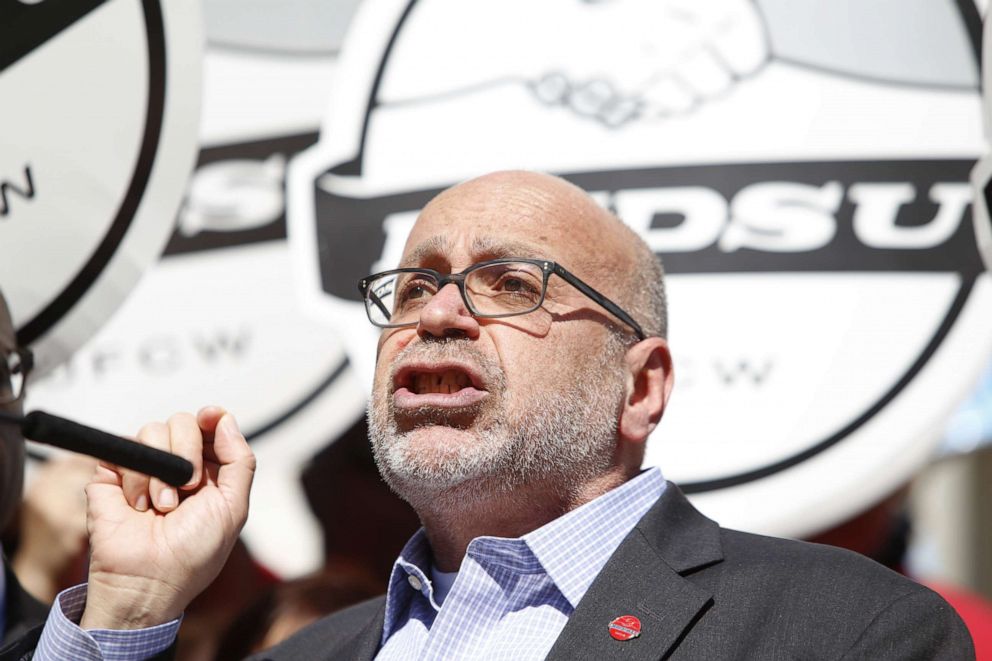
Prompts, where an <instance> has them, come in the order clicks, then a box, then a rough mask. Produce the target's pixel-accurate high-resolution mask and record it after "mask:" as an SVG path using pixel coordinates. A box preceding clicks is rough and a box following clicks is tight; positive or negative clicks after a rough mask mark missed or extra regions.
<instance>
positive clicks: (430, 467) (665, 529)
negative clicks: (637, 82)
mask: <svg viewBox="0 0 992 661" xmlns="http://www.w3.org/2000/svg"><path fill="white" fill-rule="evenodd" d="M400 267H401V268H399V269H397V270H393V271H387V272H385V273H379V274H375V275H371V276H369V277H367V278H365V279H364V280H362V281H361V285H360V286H361V289H362V292H363V293H364V296H365V302H366V308H367V311H368V314H369V319H370V320H371V322H372V323H373V324H375V325H377V326H379V327H381V328H382V329H383V331H382V335H381V337H380V340H379V346H378V358H377V364H376V374H375V383H374V386H373V393H372V401H371V404H370V407H369V427H370V435H371V441H372V447H373V450H374V453H375V457H376V460H377V462H378V465H379V469H380V471H381V473H382V475H383V477H384V478H385V480H386V481H387V482H388V483H389V485H390V486H391V487H392V488H393V489H394V490H395V491H396V492H397V493H398V494H399V495H400V496H402V497H403V498H404V499H406V500H407V501H408V502H409V503H410V504H411V505H412V506H413V507H414V508H415V509H416V511H417V513H418V514H419V516H420V519H421V521H422V523H423V529H422V530H421V531H420V532H418V533H417V534H416V535H415V536H414V537H413V538H412V539H411V540H410V541H409V543H408V544H407V545H406V547H405V548H404V549H403V551H402V553H401V555H400V557H399V558H398V559H397V561H396V563H395V565H394V568H393V572H392V577H391V579H390V582H389V586H388V591H387V594H386V596H385V597H384V598H380V599H376V600H373V601H370V602H367V603H365V604H361V605H359V606H356V607H354V608H352V609H350V610H347V611H344V612H342V613H339V614H337V615H333V616H331V617H329V618H327V619H324V620H322V621H320V622H318V623H316V624H314V625H312V626H311V627H309V628H308V629H306V630H304V631H303V632H301V633H300V634H299V635H297V636H296V637H294V638H292V639H290V640H289V641H287V642H286V643H284V644H283V645H281V646H279V647H277V648H275V649H274V650H271V651H270V652H267V653H263V654H261V655H260V656H259V657H258V658H259V659H273V660H282V659H300V658H308V659H372V658H376V659H383V660H392V659H514V660H520V659H544V658H549V659H562V660H565V659H610V658H634V659H659V658H674V659H724V658H753V659H785V658H789V659H835V658H844V659H910V658H912V659H968V658H973V655H974V652H973V651H972V645H971V641H970V638H969V636H968V633H967V632H966V630H965V629H964V626H963V625H962V624H961V622H960V620H959V619H958V618H957V616H956V614H955V613H954V612H953V611H952V610H951V608H950V607H949V606H948V605H947V604H946V603H944V602H943V601H942V600H941V599H940V598H939V597H938V596H937V595H936V594H934V593H932V592H930V591H929V590H927V589H925V588H923V587H920V586H918V585H916V584H914V583H912V582H910V581H908V580H906V579H904V578H902V577H900V576H898V575H897V574H895V573H892V572H890V571H888V570H886V569H883V568H882V567H880V566H879V565H876V564H875V563H873V562H871V561H869V560H866V559H864V558H862V557H861V556H857V555H855V554H852V553H848V552H845V551H840V550H837V549H833V548H829V547H824V546H817V545H811V544H804V543H799V542H791V541H783V540H777V539H772V538H766V537H759V536H755V535H749V534H744V533H740V532H734V531H729V530H724V529H721V528H720V527H718V525H717V524H715V523H713V522H712V521H710V520H708V519H706V518H705V517H704V516H702V515H701V514H699V513H698V512H697V511H695V510H694V509H693V507H692V506H691V505H690V504H689V503H688V501H687V500H686V499H685V497H684V496H683V495H682V494H681V493H680V492H679V490H678V487H676V486H675V485H673V484H671V483H666V482H665V480H664V479H663V477H662V475H661V472H660V471H659V470H658V469H649V470H646V471H642V470H641V462H642V459H643V457H644V446H645V441H646V439H647V438H648V435H649V434H650V433H651V431H652V430H653V429H654V427H655V426H656V425H657V424H658V422H659V420H660V419H661V416H662V413H663V412H664V410H665V406H666V404H667V402H668V398H669V396H670V393H671V390H672V384H673V373H672V362H671V357H670V355H669V350H668V345H667V343H666V341H665V339H664V338H665V332H666V310H665V295H664V290H663V285H662V273H661V268H660V265H659V264H658V262H657V260H656V258H655V256H654V254H653V253H652V252H651V251H650V249H649V248H648V247H647V246H646V245H645V244H644V242H643V241H641V240H640V239H639V238H638V237H637V236H636V234H635V233H634V232H633V231H631V230H629V229H628V228H627V227H626V226H624V225H623V224H622V223H621V222H620V221H619V220H617V219H616V218H615V217H613V216H612V215H610V214H609V213H607V212H606V211H605V210H603V209H602V208H600V207H599V206H597V205H596V204H595V203H594V202H593V200H592V199H591V198H589V197H588V196H587V195H586V194H585V193H584V192H582V191H581V190H579V189H578V188H576V187H574V186H572V185H571V184H568V183H566V182H564V181H563V180H560V179H557V178H554V177H550V176H547V175H541V174H534V173H527V172H503V173H496V174H492V175H488V176H484V177H481V178H479V179H475V180H472V181H469V182H467V183H464V184H462V185H459V186H456V187H454V188H452V189H449V190H448V191H445V192H444V193H442V194H441V195H439V196H438V197H437V198H435V199H434V200H433V201H432V202H431V203H430V204H428V205H427V207H426V208H425V209H424V210H423V212H422V213H421V215H420V217H419V219H418V220H417V223H416V225H415V226H414V228H413V231H412V233H411V234H410V237H409V240H408V242H407V244H406V248H405V250H404V253H403V258H402V263H401V264H400ZM714 415H719V412H718V411H714ZM705 460H706V458H705V457H700V461H705Z"/></svg>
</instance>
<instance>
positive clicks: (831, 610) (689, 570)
mask: <svg viewBox="0 0 992 661" xmlns="http://www.w3.org/2000/svg"><path fill="white" fill-rule="evenodd" d="M384 604H385V600H384V598H383V597H379V598H377V599H373V600H371V601H367V602H365V603H363V604H359V605H357V606H354V607H352V608H349V609H347V610H345V611H342V612H340V613H336V614H334V615H331V616H329V617H326V618H324V619H322V620H319V621H318V622H316V623H314V624H312V625H310V626H309V627H307V628H306V629H304V630H303V631H301V632H300V633H298V634H297V635H295V636H293V637H292V638H290V639H289V640H287V641H286V642H284V643H282V644H281V645H279V646H277V647H275V648H273V649H271V650H269V651H267V652H262V653H260V654H258V655H257V656H255V657H252V658H253V659H255V660H256V661H262V660H266V661H289V660H296V659H314V660H317V659H319V660H331V659H333V660H346V659H347V660H350V659H354V660H355V661H358V660H362V661H366V660H370V659H372V658H373V657H374V656H375V653H376V651H377V650H378V648H379V639H380V637H381V636H382V625H383V616H384ZM631 614H632V615H636V616H637V617H638V618H639V619H640V620H641V635H640V636H639V637H637V638H634V639H633V640H628V641H624V642H621V641H617V640H614V639H613V638H612V637H611V636H610V635H609V631H608V625H609V623H610V622H611V621H612V620H613V619H614V618H616V617H618V616H620V615H631ZM974 655H975V653H974V649H973V647H972V642H971V637H970V636H969V634H968V632H967V630H966V629H965V627H964V624H963V623H962V622H961V620H960V619H959V618H958V616H957V614H956V613H955V612H954V611H953V610H952V609H951V607H950V606H949V605H947V603H946V602H945V601H944V600H943V599H941V598H940V597H939V596H937V595H936V594H935V593H933V592H931V591H930V590H928V589H926V588H924V587H922V586H920V585H918V584H916V583H913V582H912V581H910V580H908V579H906V578H904V577H902V576H900V575H898V574H896V573H895V572H892V571H889V570H888V569H885V568H884V567H882V566H881V565H878V564H877V563H875V562H873V561H871V560H868V559H866V558H864V557H862V556H860V555H857V554H855V553H851V552H848V551H844V550H841V549H836V548H832V547H828V546H821V545H817V544H807V543H803V542H794V541H788V540H782V539H775V538H771V537H761V536H758V535H750V534H746V533H741V532H736V531H733V530H726V529H723V528H720V527H719V526H718V525H717V524H716V523H714V522H713V521H710V520H709V519H707V518H706V517H704V516H703V515H702V514H700V513H699V512H698V511H696V510H695V509H694V508H693V507H692V505H690V504H689V501H688V500H686V498H685V496H683V495H682V492H681V491H680V490H679V489H678V488H677V487H676V486H675V485H673V484H671V483H670V484H669V485H668V488H667V489H666V490H665V493H664V494H663V495H662V497H661V498H660V499H659V501H658V502H657V503H656V504H655V505H654V506H653V507H652V508H651V510H650V511H649V512H648V513H647V514H646V515H645V516H644V518H642V519H641V521H640V522H639V523H638V524H637V526H636V527H635V528H634V530H633V531H632V532H631V533H630V534H629V535H628V536H627V538H626V539H625V540H624V541H623V543H622V544H621V545H620V547H619V548H618V549H617V551H616V552H615V553H614V554H613V556H612V557H611V558H610V560H609V562H608V563H607V564H606V566H605V567H604V568H603V570H602V572H600V574H599V576H598V577H597V578H596V580H595V581H594V582H593V584H592V585H591V586H590V588H589V591H588V592H587V593H586V595H585V597H584V598H583V599H582V601H581V602H580V603H579V605H578V608H577V609H576V610H575V612H574V613H573V614H572V616H571V618H569V620H568V624H567V625H566V626H565V628H564V629H563V630H562V632H561V635H560V636H559V637H558V640H557V642H556V643H555V645H554V647H553V648H552V649H551V652H550V653H549V655H548V657H547V658H548V659H552V660H555V661H572V660H574V659H594V660H596V661H599V660H605V659H638V660H642V661H648V660H649V659H650V660H652V661H656V660H658V659H705V660H707V661H712V660H714V659H760V660H761V661H775V660H778V659H782V660H785V659H797V660H798V659H802V660H808V659H871V660H872V661H875V660H880V659H919V660H921V661H922V660H924V659H927V660H929V659H955V660H957V659H974Z"/></svg>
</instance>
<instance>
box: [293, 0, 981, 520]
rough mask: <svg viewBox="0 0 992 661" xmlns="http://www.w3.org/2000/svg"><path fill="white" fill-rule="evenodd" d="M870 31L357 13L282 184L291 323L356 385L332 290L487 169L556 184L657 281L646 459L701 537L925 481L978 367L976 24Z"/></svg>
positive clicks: (795, 19) (536, 14) (730, 21)
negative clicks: (325, 334) (314, 128)
mask: <svg viewBox="0 0 992 661" xmlns="http://www.w3.org/2000/svg"><path fill="white" fill-rule="evenodd" d="M469 11H471V13H472V15H471V20H470V19H469V17H468V15H467V14H466V12H469ZM876 11H877V7H875V6H874V5H872V6H871V7H870V8H869V7H867V6H863V3H857V2H844V3H841V4H834V5H831V6H830V7H829V8H824V7H823V6H822V4H820V3H816V2H812V1H809V2H794V1H789V2H785V1H784V0H781V1H780V0H759V1H757V2H751V1H750V0H720V1H717V2H707V3H694V2H686V1H684V0H665V1H661V2H657V1H653V2H646V1H639V0H626V1H624V2H615V3H583V2H577V1H575V0H555V1H554V2H549V3H542V4H541V6H540V8H536V7H534V6H533V3H526V2H524V1H523V0H517V1H509V2H488V3H472V6H471V9H469V8H468V7H467V6H466V5H465V3H459V2H456V1H455V0H417V1H415V2H410V1H407V0H371V1H370V2H367V3H365V4H364V5H362V7H361V9H360V10H359V12H358V14H357V15H356V17H355V18H354V20H353V23H352V27H351V30H350V32H349V34H348V36H347V37H346V40H345V42H344V46H343V49H342V54H341V58H340V60H339V69H338V72H337V83H336V84H337V85H338V87H337V92H336V93H335V95H334V97H333V98H332V99H331V104H330V106H329V108H328V112H327V115H326V118H325V124H324V126H323V130H322V134H321V140H320V142H319V143H318V145H317V146H316V147H314V148H313V149H311V150H308V151H307V152H304V153H303V154H301V155H300V156H299V157H297V158H296V159H295V160H294V161H293V162H291V164H290V173H289V199H288V204H289V218H288V220H289V226H290V241H291V243H292V244H293V247H294V250H295V251H296V260H294V261H295V262H296V263H297V264H298V266H299V268H300V273H301V278H302V281H303V282H304V286H305V287H306V288H307V291H308V292H309V304H310V305H311V306H312V307H313V308H314V309H315V310H318V311H319V312H320V313H322V314H324V315H325V317H326V318H327V319H328V320H329V322H330V323H333V324H336V326H337V327H338V328H339V330H340V334H341V337H342V338H343V340H344V341H345V343H346V344H347V346H348V347H349V356H350V359H351V361H352V363H353V364H354V365H355V366H356V368H357V369H358V370H359V371H360V373H362V374H364V375H365V378H366V380H367V381H370V380H371V374H372V365H373V363H374V348H375V331H374V329H372V328H371V327H369V326H368V325H367V323H366V322H365V320H364V311H363V309H362V304H361V302H360V301H359V300H358V294H357V290H356V288H355V284H354V283H355V281H356V280H357V279H358V278H361V277H363V276H364V275H365V274H367V273H370V272H373V271H376V270H378V269H384V268H392V267H393V266H395V264H396V263H397V261H398V258H399V255H400V251H401V250H402V246H403V243H404V241H405V238H406V235H407V234H408V232H409V230H410V227H411V226H412V223H413V221H414V219H415V218H416V215H417V213H418V211H419V209H420V208H421V207H422V206H423V205H424V204H425V203H426V202H427V201H428V200H429V199H430V198H431V197H433V196H434V195H435V194H437V193H438V192H439V191H441V190H443V189H444V188H445V187H447V186H449V185H451V184H453V183H456V182H458V181H460V180H463V179H466V178H469V177H472V176H475V175H478V174H481V173H483V172H487V171H491V170H497V169H505V168H517V167H523V168H530V169H539V170H544V171H550V172H554V173H556V174H560V175H563V176H565V177H566V178H568V179H570V180H571V181H573V182H575V183H576V184H578V185H580V186H582V187H583V188H585V189H586V190H588V191H590V192H591V193H592V194H593V196H594V197H595V198H596V199H597V200H598V201H600V202H601V203H602V204H603V205H605V206H607V207H608V208H610V209H612V210H613V211H615V212H616V213H617V214H618V215H619V216H620V217H621V218H622V219H623V220H624V221H625V222H627V223H628V224H629V225H631V226H632V227H633V228H634V229H636V230H637V231H638V232H639V233H640V234H641V236H643V237H644V239H645V240H646V241H647V243H648V244H649V245H650V246H651V247H652V248H653V249H654V250H655V252H656V253H657V254H659V255H660V256H661V257H662V259H663V261H664V263H665V265H666V269H667V272H668V287H669V303H670V305H669V309H670V316H671V329H672V330H671V333H670V338H669V339H670V343H671V346H672V351H673V355H674V357H675V368H676V369H675V372H676V388H675V392H674V396H673V399H672V402H671V405H670V407H669V410H668V411H667V412H666V415H665V420H664V422H663V424H662V425H661V426H660V427H659V428H658V430H657V431H656V432H655V434H654V435H653V437H652V440H651V442H650V444H649V448H648V457H647V462H648V463H649V464H656V465H660V466H661V467H662V469H663V471H664V472H665V474H666V476H667V477H669V478H671V479H673V480H675V481H676V482H678V483H679V484H681V485H682V486H683V488H685V489H686V491H688V492H690V493H692V494H693V500H694V502H695V503H696V504H697V505H699V506H700V507H702V508H703V510H704V511H705V512H706V513H708V514H710V515H711V516H714V517H715V518H717V519H718V520H719V521H720V522H721V523H723V524H725V525H729V526H733V527H739V528H744V529H750V530H758V531H762V532H766V533H772V534H783V535H804V534H809V533H812V532H815V531H817V530H819V529H822V528H825V527H827V526H829V525H832V524H834V523H836V522H838V521H840V520H842V519H843V518H845V517H847V516H850V515H852V514H854V513H855V512H857V511H858V510H860V509H861V508H863V507H866V506H868V505H870V504H872V503H873V502H875V501H876V500H878V499H880V498H882V497H883V496H885V495H886V494H887V493H888V492H889V491H891V490H893V489H895V488H896V487H897V486H899V485H900V484H901V483H902V482H904V481H905V480H907V479H908V478H909V477H910V476H911V475H912V474H913V473H914V472H915V471H916V470H918V469H919V468H920V467H921V466H922V465H923V463H924V462H925V461H926V460H927V458H928V457H929V455H930V453H931V452H932V450H933V448H934V446H935V444H936V442H937V440H938V439H939V432H940V430H941V426H942V424H943V422H944V421H945V420H946V418H947V416H948V415H949V414H950V412H951V411H952V410H953V407H954V405H955V404H956V402H957V401H959V399H960V398H961V396H962V395H963V394H964V393H965V392H966V391H967V390H968V388H969V387H970V386H971V385H972V384H973V383H974V381H975V379H977V376H978V374H979V372H980V369H981V366H982V365H983V364H984V363H985V361H986V359H987V357H988V355H989V353H990V351H992V284H990V279H989V275H988V273H987V271H986V266H985V264H984V263H983V259H982V255H981V251H982V248H981V244H980V243H979V241H978V240H976V232H975V224H974V223H973V222H972V218H971V197H972V193H971V188H970V186H969V183H968V174H969V172H970V170H971V167H972V165H973V163H974V160H975V158H976V157H977V156H978V155H979V154H980V153H981V151H982V149H983V138H982V131H981V104H980V97H979V79H978V71H979V67H978V61H977V43H978V39H977V28H978V26H979V17H978V13H977V11H976V10H975V8H974V6H973V5H971V4H970V3H957V2H953V1H952V0H944V1H940V2H933V1H932V0H913V1H912V2H910V3H908V4H907V3H901V4H899V5H892V6H890V7H888V8H887V9H886V10H885V12H884V13H885V20H878V18H879V17H878V16H877V15H876V14H874V13H873V12H876ZM473 25H476V26H479V27H478V29H472V28H471V27H466V26H473ZM548 35H554V38H553V39H549V38H548ZM511 44H512V47H511ZM881 45H884V47H883V46H881ZM452 53H457V54H458V55H457V57H452ZM981 222H982V221H979V225H981ZM985 229H987V228H985V227H984V226H982V227H980V232H979V235H978V236H981V231H984V230H985ZM551 257H553V256H551ZM566 266H568V265H566Z"/></svg>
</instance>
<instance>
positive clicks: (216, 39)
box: [14, 0, 364, 577]
mask: <svg viewBox="0 0 992 661" xmlns="http://www.w3.org/2000/svg"><path fill="white" fill-rule="evenodd" d="M197 4H198V5H199V7H198V9H201V10H202V13H203V18H204V22H205V32H206V34H205V41H206V46H207V48H206V52H205V53H203V56H202V63H201V62H198V63H197V66H200V65H201V64H202V67H203V103H202V113H201V123H200V126H199V138H200V147H201V149H200V152H199V158H198V160H197V162H196V166H195V169H193V171H192V172H191V174H190V176H185V175H184V176H183V177H182V178H181V179H182V181H181V184H182V186H183V187H184V188H185V194H184V195H183V194H182V193H180V194H179V196H178V197H177V198H176V203H175V204H174V205H173V206H172V210H173V211H174V212H175V213H174V215H173V216H172V218H171V219H170V229H169V232H170V233H171V235H170V236H163V241H162V244H160V246H161V245H164V250H163V257H162V259H161V260H160V261H159V262H158V263H156V264H155V265H154V266H153V267H152V268H150V269H149V271H148V273H147V275H145V276H144V277H143V278H142V280H141V282H140V283H139V284H138V285H137V286H136V287H135V289H134V290H133V292H132V293H131V294H130V296H129V297H128V300H127V301H126V302H125V304H124V305H123V306H121V308H120V310H119V311H118V312H117V313H116V314H115V315H114V316H113V318H112V319H109V320H108V322H107V323H106V325H105V326H104V327H103V328H102V329H101V330H100V332H99V333H97V335H96V336H94V337H93V338H92V339H91V340H90V341H89V342H88V343H87V344H86V345H85V346H83V347H82V348H80V349H79V350H78V351H76V352H74V354H73V356H72V357H71V359H70V360H69V361H68V362H67V363H66V364H65V365H64V366H62V367H61V368H59V369H57V370H55V371H54V372H52V374H51V376H50V378H48V379H45V380H43V381H42V380H39V381H38V382H37V383H35V384H34V387H33V388H32V391H31V393H30V396H31V402H30V404H31V405H32V406H39V407H45V408H51V409H53V410H59V411H61V412H64V413H66V414H67V415H72V416H75V417H76V418H77V419H80V420H84V421H88V422H91V423H93V424H98V425H99V426H101V427H104V428H108V429H113V430H115V431H117V432H119V433H125V434H133V433H134V432H135V431H136V430H137V429H138V428H139V427H140V425H142V424H144V423H145V422H146V421H148V420H161V419H162V418H163V417H165V416H168V415H169V413H170V412H172V411H177V410H194V411H195V410H196V409H197V408H198V407H200V406H202V405H204V404H206V403H216V404H220V405H223V406H225V407H227V408H228V409H229V410H231V411H232V412H233V413H235V414H236V415H237V417H238V420H239V421H240V422H241V424H242V428H243V430H244V431H245V432H246V435H247V436H248V437H249V441H250V442H251V443H252V447H253V449H254V451H255V453H256V456H257V457H258V463H259V470H258V472H257V473H256V478H255V484H254V487H253V500H252V510H251V515H250V517H249V520H248V523H247V524H246V526H245V530H244V537H245V539H246V541H247V542H248V544H249V546H250V547H251V550H252V552H253V554H254V555H255V557H257V558H259V560H260V561H262V562H263V563H265V564H266V566H267V567H269V568H271V569H272V570H273V571H275V572H277V573H279V574H280V575H283V576H287V577H292V576H296V575H301V574H306V573H308V572H311V571H313V570H315V569H317V568H318V567H319V566H320V565H321V563H322V562H323V549H322V539H321V535H320V529H319V527H318V525H317V522H316V520H315V519H314V518H313V515H312V514H311V512H310V509H309V507H308V506H307V503H306V499H305V496H304V493H303V489H302V486H301V484H300V475H301V473H302V470H303V467H304V466H305V465H306V464H307V462H308V461H309V460H310V459H311V458H312V457H313V455H314V454H316V453H317V452H318V451H320V450H321V449H322V448H324V447H325V446H326V445H327V444H328V443H330V442H333V441H334V439H336V438H337V437H338V435H339V434H340V433H341V430H342V429H346V428H347V427H349V426H350V425H351V424H352V423H353V421H354V420H355V419H356V418H357V417H358V416H360V415H361V412H362V410H363V407H364V396H363V394H362V392H361V388H360V387H359V386H358V385H357V384H355V382H354V377H353V376H352V373H351V370H350V368H349V366H348V360H347V356H346V355H345V353H344V351H343V350H342V348H341V346H340V342H339V341H338V339H337V336H336V334H335V333H334V331H333V328H331V327H329V326H328V325H326V324H324V323H321V322H320V321H319V319H315V318H313V317H312V316H310V315H308V314H306V312H305V310H304V308H303V306H302V305H301V303H300V300H299V299H300V297H299V296H298V292H297V290H296V287H295V285H294V280H293V276H292V273H293V268H294V267H293V264H292V261H291V259H290V256H289V249H288V244H287V241H286V222H285V181H284V180H285V174H286V167H287V163H288V161H289V159H291V158H292V157H293V156H295V155H296V154H297V153H298V152H299V151H301V150H302V149H305V148H307V147H309V146H311V145H312V144H313V143H314V142H316V140H317V129H318V128H319V126H320V120H321V117H322V115H323V112H324V109H325V106H326V103H327V98H328V96H329V93H330V90H331V83H332V80H333V72H334V67H335V62H336V57H337V50H338V48H339V45H340V38H341V35H340V33H341V32H342V31H343V30H344V28H345V27H346V26H347V24H348V19H349V16H350V13H351V11H353V9H354V6H355V4H356V2H355V0H341V1H338V0H334V1H332V2H325V1H324V0H298V1H297V0H279V1H277V0H252V2H251V3H250V7H249V6H247V5H246V3H244V2H229V1H228V0H205V1H204V2H202V3H197ZM14 183H15V184H17V180H16V179H15V181H14ZM14 203H15V204H18V203H20V198H17V197H15V198H14ZM150 319H154V320H156V323H154V324H151V323H149V320H150ZM135 392H140V393H141V396H140V397H135V395H134V393H135ZM122 401H127V402H128V403H129V406H127V407H122V406H119V405H115V402H122ZM286 539H292V540H293V544H292V546H291V547H287V545H286V544H285V540H286Z"/></svg>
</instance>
